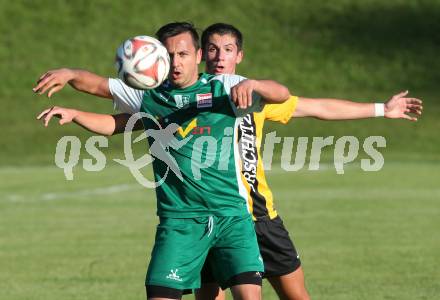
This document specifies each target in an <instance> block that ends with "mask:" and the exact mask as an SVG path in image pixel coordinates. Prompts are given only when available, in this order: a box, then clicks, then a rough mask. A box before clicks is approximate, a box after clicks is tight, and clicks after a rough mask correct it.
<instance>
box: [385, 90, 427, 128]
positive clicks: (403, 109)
mask: <svg viewBox="0 0 440 300" xmlns="http://www.w3.org/2000/svg"><path fill="white" fill-rule="evenodd" d="M406 95H408V91H405V92H401V93H399V94H397V95H394V96H393V97H392V98H391V99H390V100H388V102H386V103H385V118H390V119H399V118H400V119H407V120H410V121H417V117H419V116H421V115H422V110H423V106H422V100H420V99H417V98H406V97H405V96H406ZM410 114H411V115H410Z"/></svg>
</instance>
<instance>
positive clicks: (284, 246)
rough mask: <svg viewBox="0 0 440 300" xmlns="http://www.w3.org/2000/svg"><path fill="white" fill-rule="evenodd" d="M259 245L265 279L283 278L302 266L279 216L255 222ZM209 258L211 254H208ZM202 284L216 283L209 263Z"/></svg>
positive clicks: (203, 274)
mask: <svg viewBox="0 0 440 300" xmlns="http://www.w3.org/2000/svg"><path fill="white" fill-rule="evenodd" d="M255 232H256V233H257V240H258V245H259V247H260V253H261V257H262V258H263V262H264V275H263V277H264V278H267V277H275V276H282V275H286V274H289V273H292V272H294V271H296V270H297V269H298V268H299V267H300V266H301V261H300V259H299V255H298V253H297V252H296V249H295V246H294V245H293V242H292V240H291V239H290V237H289V232H288V231H287V229H286V228H285V227H284V224H283V220H281V218H280V217H279V216H277V217H276V218H274V219H272V220H270V219H269V218H268V217H267V218H260V219H258V220H257V221H255ZM208 256H209V254H208ZM201 278H202V283H212V282H216V280H215V276H214V274H212V271H211V268H210V267H209V264H208V263H205V265H204V266H203V269H202V276H201Z"/></svg>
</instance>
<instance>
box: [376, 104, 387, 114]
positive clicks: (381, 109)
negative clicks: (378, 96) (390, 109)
mask: <svg viewBox="0 0 440 300" xmlns="http://www.w3.org/2000/svg"><path fill="white" fill-rule="evenodd" d="M374 116H375V117H384V116H385V104H383V103H374Z"/></svg>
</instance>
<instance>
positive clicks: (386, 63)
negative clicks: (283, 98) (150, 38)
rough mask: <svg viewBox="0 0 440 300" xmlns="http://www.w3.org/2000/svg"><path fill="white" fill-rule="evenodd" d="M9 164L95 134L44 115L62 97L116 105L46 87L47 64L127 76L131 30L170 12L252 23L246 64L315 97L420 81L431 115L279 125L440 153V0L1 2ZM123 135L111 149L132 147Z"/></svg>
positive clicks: (251, 71) (0, 160) (205, 21)
mask: <svg viewBox="0 0 440 300" xmlns="http://www.w3.org/2000/svg"><path fill="white" fill-rule="evenodd" d="M1 3H2V4H1V7H0V8H1V9H0V28H1V29H2V35H1V41H2V42H1V44H0V63H1V65H2V69H3V70H4V71H3V76H2V80H1V81H0V101H2V106H3V107H4V109H5V113H4V114H3V116H2V117H1V121H0V122H1V123H0V125H1V126H2V129H3V130H2V137H3V138H2V147H1V149H0V153H1V155H0V164H1V165H16V164H26V165H28V164H33V165H34V164H43V165H45V164H52V162H53V157H52V155H48V154H51V153H54V145H55V144H56V142H57V141H58V139H59V138H60V137H61V136H63V135H66V134H74V135H78V136H81V137H85V136H88V134H87V133H85V132H83V130H81V129H79V128H77V127H76V126H73V125H69V126H65V128H60V127H59V126H58V125H57V124H56V122H53V124H52V126H51V128H50V130H45V129H44V128H43V127H42V126H41V124H40V123H38V122H37V121H35V116H36V114H37V113H38V112H40V111H41V110H43V109H44V108H46V107H48V106H51V105H64V106H69V107H79V108H82V109H86V110H92V111H99V112H112V106H111V105H110V104H109V103H108V102H106V101H98V100H99V99H98V100H97V99H96V98H94V97H92V96H88V95H83V94H79V93H77V92H75V91H73V89H71V88H70V87H67V88H65V89H64V90H63V91H61V92H60V93H58V94H56V95H55V96H54V97H53V99H50V100H48V99H47V98H46V97H41V96H37V95H34V94H33V93H32V87H33V86H34V85H35V83H36V81H37V79H38V78H39V76H40V75H41V74H43V73H44V72H45V71H47V70H49V69H53V68H59V67H77V68H84V69H88V70H91V71H94V72H96V73H98V74H100V75H103V76H109V77H111V76H115V69H114V65H113V61H114V54H115V49H116V48H117V47H118V45H119V44H120V43H121V42H122V41H123V40H125V39H126V38H128V37H131V36H134V35H140V34H146V35H154V33H155V31H156V30H157V29H158V28H159V27H160V26H161V25H163V24H164V23H167V22H171V21H176V20H189V21H193V22H194V23H195V25H196V26H197V27H198V28H199V29H201V30H202V29H203V28H204V27H206V26H207V25H209V24H211V23H214V22H219V21H221V22H228V23H232V24H234V25H236V26H237V27H238V28H239V29H241V30H242V31H243V33H244V37H245V44H244V49H245V59H244V61H243V63H242V64H241V65H240V66H239V68H238V73H240V74H243V75H245V76H247V77H254V78H272V79H276V80H278V81H280V82H282V83H284V84H286V85H287V86H288V87H289V88H290V90H291V91H292V93H294V94H297V95H301V96H306V97H339V98H344V99H353V100H357V101H385V100H386V99H388V98H389V97H390V96H392V95H393V94H395V93H397V92H399V91H402V90H406V89H407V90H409V91H410V95H412V96H415V97H419V98H422V99H423V100H424V108H425V112H424V115H423V117H422V119H421V120H420V121H419V122H418V123H417V124H413V123H410V122H406V121H389V120H366V121H357V122H354V121H352V122H327V123H323V122H321V121H316V120H305V119H304V120H294V121H293V122H291V123H290V125H289V126H278V127H276V126H275V125H272V124H269V123H268V129H274V128H275V129H276V130H277V132H278V135H288V136H330V135H333V136H336V137H338V136H343V135H354V136H357V137H359V138H363V137H366V136H369V135H382V136H385V137H386V138H387V142H388V144H387V149H386V150H385V153H386V154H387V156H386V157H388V158H394V157H396V156H398V158H400V159H408V157H411V158H412V159H417V158H422V159H424V160H426V159H431V160H434V159H435V160H437V159H438V157H439V156H438V153H439V151H438V150H439V144H438V141H439V140H438V134H437V133H438V131H439V130H440V120H439V118H437V116H438V114H439V112H440V104H439V101H438V92H439V90H440V87H439V82H440V72H439V70H440V60H439V59H438V53H439V49H440V17H439V16H440V2H439V1H436V0H429V1H427V0H426V1H397V0H393V1H387V2H384V1H378V0H368V1H348V0H344V1H343V0H338V1H331V2H323V1H313V0H312V1H310V0H308V1H287V0H274V1H271V2H270V3H268V2H266V1H244V0H237V1H232V2H228V1H226V2H225V1H218V2H210V3H208V2H207V1H160V2H156V1H155V2H152V1H124V2H122V1H104V0H101V1H96V0H94V1H80V0H77V1H42V0H38V1H14V2H6V1H2V2H1ZM121 145H122V143H121V138H119V137H116V138H113V139H111V142H110V147H109V148H110V149H109V150H108V152H111V153H109V154H112V153H120V150H121V148H122V147H121Z"/></svg>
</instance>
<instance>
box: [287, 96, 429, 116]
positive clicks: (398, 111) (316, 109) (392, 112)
mask: <svg viewBox="0 0 440 300" xmlns="http://www.w3.org/2000/svg"><path fill="white" fill-rule="evenodd" d="M407 95H408V91H405V92H401V93H399V94H396V95H394V96H392V97H391V98H390V99H389V100H388V101H387V102H385V103H359V102H353V101H348V100H339V99H310V98H302V97H300V98H298V103H297V106H296V110H295V112H294V113H293V116H294V117H314V118H318V119H322V120H355V119H365V118H372V117H385V118H388V119H406V120H409V121H417V117H419V116H421V115H422V110H423V106H422V101H421V100H420V99H417V98H411V97H406V96H407Z"/></svg>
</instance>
